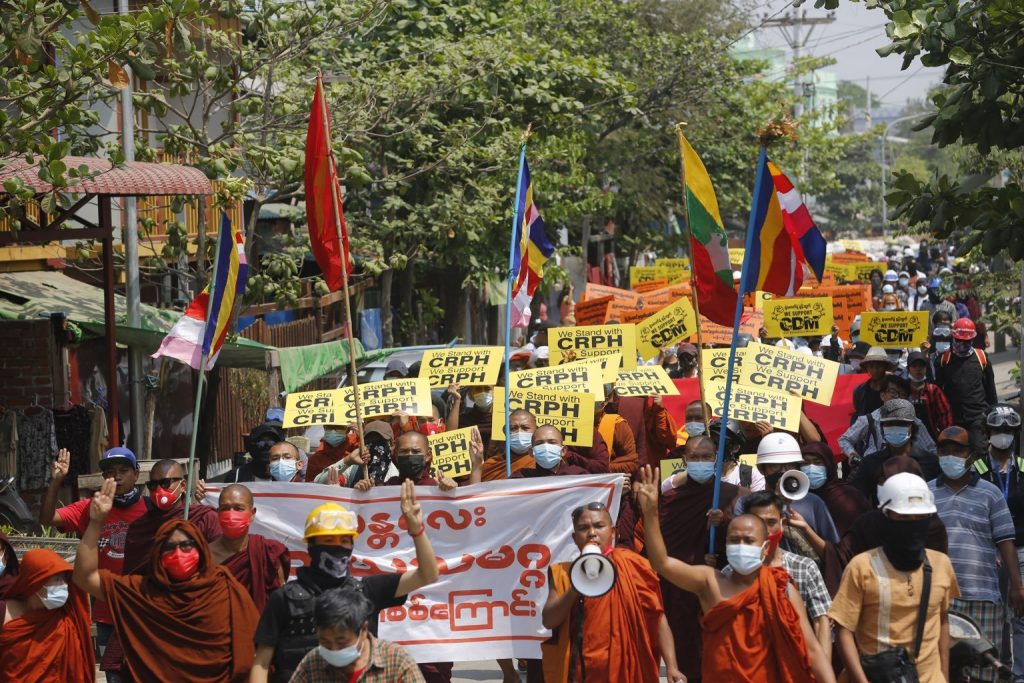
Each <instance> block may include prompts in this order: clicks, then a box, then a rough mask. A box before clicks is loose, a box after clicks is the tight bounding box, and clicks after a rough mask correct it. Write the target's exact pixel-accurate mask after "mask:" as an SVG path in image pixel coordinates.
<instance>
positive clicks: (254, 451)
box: [249, 439, 278, 466]
mask: <svg viewBox="0 0 1024 683" xmlns="http://www.w3.org/2000/svg"><path fill="white" fill-rule="evenodd" d="M277 443H278V442H277V441H274V440H271V439H260V440H259V441H254V442H253V443H252V444H250V449H249V455H251V456H252V459H253V462H254V463H257V464H259V465H261V466H269V465H270V449H271V448H273V447H274V446H275V445H276V444H277Z"/></svg>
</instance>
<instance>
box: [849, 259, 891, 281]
mask: <svg viewBox="0 0 1024 683" xmlns="http://www.w3.org/2000/svg"><path fill="white" fill-rule="evenodd" d="M888 268H889V264H888V263H885V262H883V261H866V262H863V263H847V264H846V273H845V279H846V281H847V282H868V281H869V280H870V279H871V271H873V270H878V271H881V272H882V274H883V275H884V274H885V271H886V270H888Z"/></svg>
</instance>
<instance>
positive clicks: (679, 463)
mask: <svg viewBox="0 0 1024 683" xmlns="http://www.w3.org/2000/svg"><path fill="white" fill-rule="evenodd" d="M660 467H661V472H660V474H661V480H662V481H665V480H666V479H668V478H669V477H671V476H672V475H673V474H677V473H679V472H685V471H686V461H685V460H683V459H682V458H665V459H664V460H662V461H661V465H660Z"/></svg>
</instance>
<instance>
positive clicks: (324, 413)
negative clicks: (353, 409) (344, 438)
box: [282, 389, 349, 429]
mask: <svg viewBox="0 0 1024 683" xmlns="http://www.w3.org/2000/svg"><path fill="white" fill-rule="evenodd" d="M340 399H341V391H340V390H338V389H331V390H326V391H303V392H300V393H295V394H288V395H287V396H285V398H284V421H283V423H282V426H283V427H284V428H285V429H288V428H289V427H309V426H311V425H322V426H325V427H329V426H332V425H346V424H348V423H349V421H348V420H347V419H346V418H344V417H342V416H341V410H340V407H341V406H340V403H339V402H340Z"/></svg>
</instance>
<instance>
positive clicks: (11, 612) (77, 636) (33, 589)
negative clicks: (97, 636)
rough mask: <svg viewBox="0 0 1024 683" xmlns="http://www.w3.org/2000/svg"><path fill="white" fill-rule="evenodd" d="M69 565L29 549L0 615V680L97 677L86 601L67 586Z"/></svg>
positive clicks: (74, 681)
mask: <svg viewBox="0 0 1024 683" xmlns="http://www.w3.org/2000/svg"><path fill="white" fill-rule="evenodd" d="M71 571H72V567H71V565H70V564H68V563H67V562H65V561H64V560H62V559H61V558H60V556H58V555H57V553H55V552H53V551H52V550H45V549H41V550H29V551H28V552H27V553H25V557H23V558H22V560H21V567H20V568H19V570H18V575H17V577H16V578H15V581H14V583H12V584H11V585H10V587H9V588H8V590H7V594H6V604H5V603H4V602H0V605H3V606H4V608H3V609H2V610H0V680H2V681H9V682H10V683H29V682H31V683H36V682H44V681H45V682H49V681H53V682H54V683H57V682H58V681H59V682H60V683H87V682H90V681H93V680H95V678H96V660H95V658H94V656H93V649H92V636H91V635H90V631H89V629H90V628H91V625H90V622H91V619H90V618H89V596H88V595H86V593H85V591H83V590H82V589H80V588H78V587H77V586H73V585H71Z"/></svg>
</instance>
